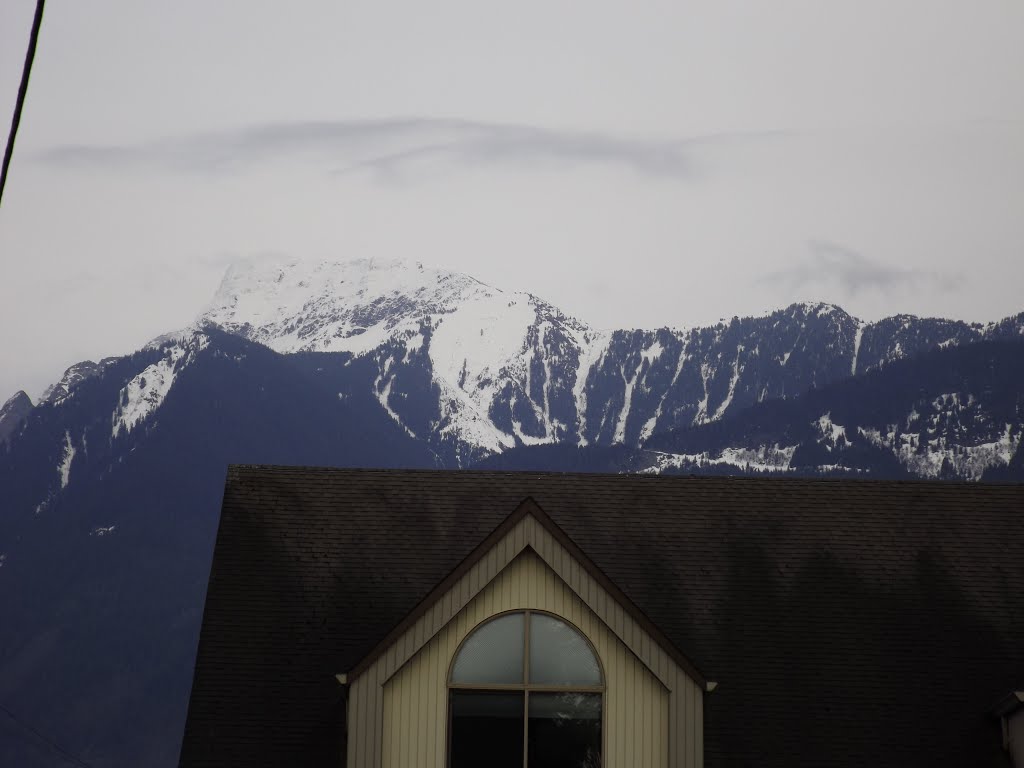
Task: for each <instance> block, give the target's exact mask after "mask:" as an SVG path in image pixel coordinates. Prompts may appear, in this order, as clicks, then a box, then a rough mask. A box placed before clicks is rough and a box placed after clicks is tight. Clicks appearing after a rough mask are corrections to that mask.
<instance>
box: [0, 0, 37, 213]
mask: <svg viewBox="0 0 1024 768" xmlns="http://www.w3.org/2000/svg"><path fill="white" fill-rule="evenodd" d="M44 2H45V0H36V15H35V18H34V19H32V33H31V35H30V36H29V39H28V50H27V51H26V52H25V66H24V67H23V68H22V70H21V85H19V86H18V100H17V101H16V102H15V103H14V117H12V118H11V132H10V134H8V136H7V149H6V150H4V165H3V168H2V169H0V204H2V203H3V199H4V185H5V184H6V183H7V169H8V168H10V165H11V155H13V154H14V137H15V136H16V135H17V133H18V124H19V123H20V122H21V110H22V107H24V106H25V95H26V94H27V93H28V78H29V75H31V74H32V60H33V59H35V57H36V43H37V42H38V41H39V26H40V25H41V24H42V23H43V3H44Z"/></svg>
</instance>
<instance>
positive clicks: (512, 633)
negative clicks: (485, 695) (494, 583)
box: [452, 613, 523, 683]
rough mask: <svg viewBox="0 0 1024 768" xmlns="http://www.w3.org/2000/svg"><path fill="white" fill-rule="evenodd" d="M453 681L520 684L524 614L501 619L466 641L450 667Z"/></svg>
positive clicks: (481, 628)
mask: <svg viewBox="0 0 1024 768" xmlns="http://www.w3.org/2000/svg"><path fill="white" fill-rule="evenodd" d="M452 682H453V683H521V682H523V614H521V613H510V614H508V615H506V616H500V617H498V618H497V619H494V620H493V621H489V622H487V623H486V624H484V625H483V626H482V627H480V628H479V629H477V630H476V631H475V632H473V634H471V635H470V636H469V637H468V638H466V642H465V643H463V644H462V649H461V650H460V651H459V655H458V657H457V658H456V659H455V665H454V666H453V667H452Z"/></svg>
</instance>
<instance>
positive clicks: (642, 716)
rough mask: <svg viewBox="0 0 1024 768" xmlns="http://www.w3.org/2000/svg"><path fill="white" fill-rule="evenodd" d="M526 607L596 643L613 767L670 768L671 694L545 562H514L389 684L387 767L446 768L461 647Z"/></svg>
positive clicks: (608, 755) (608, 762) (385, 740)
mask: <svg viewBox="0 0 1024 768" xmlns="http://www.w3.org/2000/svg"><path fill="white" fill-rule="evenodd" d="M521 608H533V609H536V610H545V611H550V612H551V613H554V614H558V615H560V616H564V617H565V618H566V619H568V620H569V621H571V622H572V623H573V624H575V625H576V626H577V627H579V628H580V630H582V631H583V633H584V634H586V635H587V637H588V638H590V640H591V642H592V643H593V644H594V647H595V648H596V649H597V652H598V655H599V656H600V657H601V663H602V664H603V665H604V671H605V676H606V679H605V684H606V686H607V690H606V693H605V699H604V711H605V724H604V738H605V760H604V765H605V766H607V768H666V767H667V766H668V765H669V755H668V733H669V693H668V690H667V689H666V688H665V687H664V686H663V685H662V684H661V683H660V682H659V681H658V680H657V678H655V677H654V675H653V674H651V672H650V671H648V670H647V669H646V668H645V667H644V665H643V664H642V663H640V661H639V660H638V659H637V658H636V656H635V655H634V654H633V653H632V652H630V651H629V649H627V648H626V647H625V646H624V645H623V644H622V642H621V641H620V640H619V639H618V638H617V637H615V635H614V634H613V633H612V632H611V631H610V630H609V629H608V628H607V627H606V626H605V624H604V623H603V622H601V621H600V620H599V619H598V618H597V616H596V615H595V614H594V612H593V611H591V610H590V609H589V608H588V607H587V606H586V605H584V604H583V601H582V600H581V599H580V598H579V597H578V596H577V595H576V594H575V593H574V592H573V591H572V590H571V589H569V588H568V586H567V585H566V584H565V583H564V582H563V581H562V580H561V579H559V578H557V577H556V576H555V574H554V573H553V572H552V571H551V570H550V569H549V568H547V566H546V565H545V564H544V563H543V561H541V560H540V559H539V558H537V557H536V556H534V555H532V554H527V555H525V556H523V557H521V558H519V559H517V560H516V561H514V562H513V563H512V564H511V565H510V566H509V567H508V568H506V569H505V570H504V571H502V572H501V573H500V574H499V575H498V576H497V578H496V579H494V580H493V581H492V582H491V583H490V584H489V585H488V586H487V587H485V588H484V590H483V591H482V592H480V593H479V594H478V595H477V596H476V597H475V598H473V599H472V600H471V601H470V602H469V603H468V604H467V605H466V607H465V608H464V609H463V610H462V611H461V612H460V613H459V615H458V616H457V617H455V620H453V621H452V622H450V623H449V624H448V625H446V626H445V627H443V628H442V629H441V631H440V632H438V633H437V634H436V635H435V636H434V637H433V639H432V640H430V641H429V642H428V643H427V644H426V645H425V646H424V647H423V648H422V649H421V650H420V651H419V652H418V653H417V654H416V656H414V657H413V658H412V659H411V660H410V662H409V663H408V664H406V665H405V666H404V667H402V669H401V670H399V671H398V673H397V674H396V675H394V677H392V678H391V679H390V680H389V681H388V682H387V683H386V685H385V686H384V689H383V693H384V696H383V699H384V707H383V711H384V738H383V743H384V752H383V762H382V765H383V767H384V768H443V766H444V765H445V747H446V741H447V727H448V722H447V677H448V669H449V665H450V663H451V659H452V657H453V656H454V654H455V651H456V649H457V648H458V645H459V643H460V642H461V641H462V640H463V638H465V637H466V635H467V634H469V632H471V631H472V630H473V629H474V628H475V627H476V626H477V625H478V624H479V623H480V622H482V621H484V620H485V619H487V618H488V617H490V616H494V615H495V614H498V613H501V612H503V611H508V610H515V609H521Z"/></svg>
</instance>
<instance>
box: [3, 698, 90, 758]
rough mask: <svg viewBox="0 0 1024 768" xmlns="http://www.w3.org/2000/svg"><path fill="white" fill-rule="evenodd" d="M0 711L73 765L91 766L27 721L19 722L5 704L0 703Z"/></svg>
mask: <svg viewBox="0 0 1024 768" xmlns="http://www.w3.org/2000/svg"><path fill="white" fill-rule="evenodd" d="M0 711H3V712H5V713H6V714H7V716H8V717H9V718H11V720H13V721H14V722H15V723H17V724H18V725H20V726H21V727H22V728H24V729H25V730H26V731H28V732H29V733H31V734H32V735H33V736H35V737H36V738H37V739H39V740H41V741H43V742H45V743H46V744H48V745H49V746H51V747H53V748H54V749H55V750H57V752H59V753H60V755H61V756H62V757H64V758H65V759H67V760H70V761H71V762H72V763H74V764H75V765H78V766H82V768H92V766H91V765H89V764H88V763H87V762H85V761H84V760H82V759H81V758H79V757H76V756H75V755H73V754H71V753H70V752H68V751H67V750H66V749H64V748H63V747H61V746H60V745H59V744H56V743H55V742H54V741H53V740H52V739H48V738H47V737H46V736H44V735H43V734H41V733H40V732H39V731H37V730H36V729H35V728H33V727H32V726H31V725H28V724H27V723H23V722H21V720H19V719H18V717H17V715H15V714H14V713H13V712H11V710H9V709H8V708H7V707H5V706H4V705H3V704H0Z"/></svg>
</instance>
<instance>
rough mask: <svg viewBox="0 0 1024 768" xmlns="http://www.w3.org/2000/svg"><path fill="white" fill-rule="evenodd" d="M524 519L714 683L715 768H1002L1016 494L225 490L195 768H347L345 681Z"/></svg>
mask: <svg viewBox="0 0 1024 768" xmlns="http://www.w3.org/2000/svg"><path fill="white" fill-rule="evenodd" d="M526 497H532V498H533V499H535V500H536V502H537V503H538V504H539V505H540V507H541V508H542V509H543V510H544V511H545V512H547V513H548V515H550V516H551V518H552V519H553V520H554V521H555V522H556V523H557V524H558V525H559V526H560V527H561V528H562V529H563V530H564V531H565V533H567V534H568V535H569V536H570V537H571V538H572V539H573V540H574V541H575V542H576V543H577V544H578V545H579V546H580V548H581V549H582V550H583V551H584V552H585V553H586V554H587V555H589V556H590V558H592V559H593V560H594V562H595V563H596V564H597V566H598V567H599V568H601V570H602V571H603V572H604V573H605V574H606V575H607V576H608V577H609V578H610V579H611V580H612V581H614V582H615V583H616V584H617V585H618V586H619V587H620V588H621V589H622V590H623V591H624V592H625V593H626V594H627V595H628V596H629V597H630V598H631V599H632V600H633V601H634V602H635V603H636V605H637V606H639V608H640V609H641V610H642V611H643V612H644V613H645V614H646V615H647V616H648V617H649V618H650V619H651V620H652V621H653V622H654V623H655V624H656V625H657V626H658V627H660V628H661V629H662V630H663V631H664V632H665V634H666V635H667V636H668V637H669V638H671V639H672V640H673V642H674V643H675V644H676V645H677V646H678V648H679V649H681V650H682V651H683V652H684V653H685V654H686V655H687V656H689V657H690V658H691V659H693V661H694V662H695V663H696V664H697V666H698V667H699V668H700V669H701V670H702V671H703V672H704V673H705V675H706V676H707V677H708V678H709V679H711V680H715V681H717V682H718V683H719V688H718V689H717V690H716V691H715V692H714V693H712V694H709V695H708V697H707V698H706V727H705V744H706V765H708V766H710V767H712V768H714V767H715V766H754V765H756V766H786V767H787V768H791V767H792V766H872V767H878V766H928V767H929V768H934V767H936V766H967V765H970V766H1005V765H1008V763H1006V761H1005V755H1004V754H1003V753H1002V751H1001V745H1000V734H999V728H998V723H996V722H995V721H994V720H992V719H991V718H990V717H989V715H988V712H989V711H990V709H991V707H992V706H993V705H994V703H995V702H996V701H997V700H998V699H999V698H1000V697H1001V696H1003V695H1004V694H1005V693H1006V691H1007V690H1010V689H1011V688H1012V687H1013V686H1014V685H1019V682H1020V681H1021V680H1024V486H1012V485H1005V486H993V485H987V486H983V485H966V484H937V483H917V482H864V481H848V480H792V479H749V478H682V477H646V476H635V475H562V474H535V473H496V472H440V471H439V472H429V471H427V472H425V471H383V470H380V471H378V470H338V469H316V468H287V467H259V466H236V467H232V468H231V469H230V470H229V473H228V479H227V486H226V489H225V497H224V505H223V511H222V517H221V523H220V530H219V533H218V538H217V544H216V551H215V555H214V563H213V568H212V572H211V575H210V583H209V591H208V595H207V603H206V611H205V615H204V618H203V628H202V635H201V639H200V644H199V653H198V659H197V662H196V671H195V682H194V687H193V691H192V698H191V702H190V706H189V716H188V724H187V726H186V731H185V738H184V743H183V749H182V757H181V764H182V765H183V766H188V767H189V768H193V767H197V766H207V765H210V766H212V765H243V764H244V765H246V766H250V767H252V766H277V765H324V766H327V765H342V764H343V759H342V757H341V755H342V754H343V752H342V748H343V743H344V733H343V730H344V729H343V723H344V707H345V702H344V695H343V689H342V688H341V687H340V686H338V684H337V683H336V682H335V681H334V679H333V675H334V674H335V673H337V672H344V671H347V670H349V669H351V668H352V667H353V666H354V665H355V664H356V663H357V662H358V661H359V660H360V659H361V658H362V657H363V656H364V655H365V654H366V653H368V652H369V651H370V650H371V649H372V648H373V646H374V645H375V644H376V643H377V642H378V641H379V640H380V639H381V638H382V637H383V636H384V635H385V634H386V633H387V632H388V630H390V629H391V628H392V627H393V626H394V625H395V624H397V623H398V622H399V621H400V620H401V619H402V618H403V617H404V616H405V615H406V614H407V613H408V612H409V611H411V610H412V609H413V608H414V607H415V606H416V604H417V603H418V602H419V601H420V600H421V599H422V598H423V597H424V596H425V595H426V594H427V593H428V592H430V590H431V589H432V588H433V587H434V586H435V585H436V584H437V583H438V582H439V581H440V580H441V579H443V578H444V577H445V576H446V575H447V574H448V573H449V572H451V571H452V569H454V568H455V567H456V566H457V565H458V564H459V563H460V561H462V560H463V559H464V558H465V557H466V556H467V555H468V554H469V553H470V552H471V551H472V550H473V549H474V548H475V547H476V546H477V545H478V544H479V543H480V541H481V540H482V539H483V538H484V537H485V536H486V535H487V534H488V533H490V532H491V531H492V530H493V529H494V528H496V527H497V526H498V525H499V524H500V523H501V521H502V520H503V519H504V518H505V517H507V516H508V515H509V514H510V513H512V512H513V511H514V510H515V508H516V507H517V506H518V504H519V503H520V502H521V501H522V500H523V499H524V498H526Z"/></svg>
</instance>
